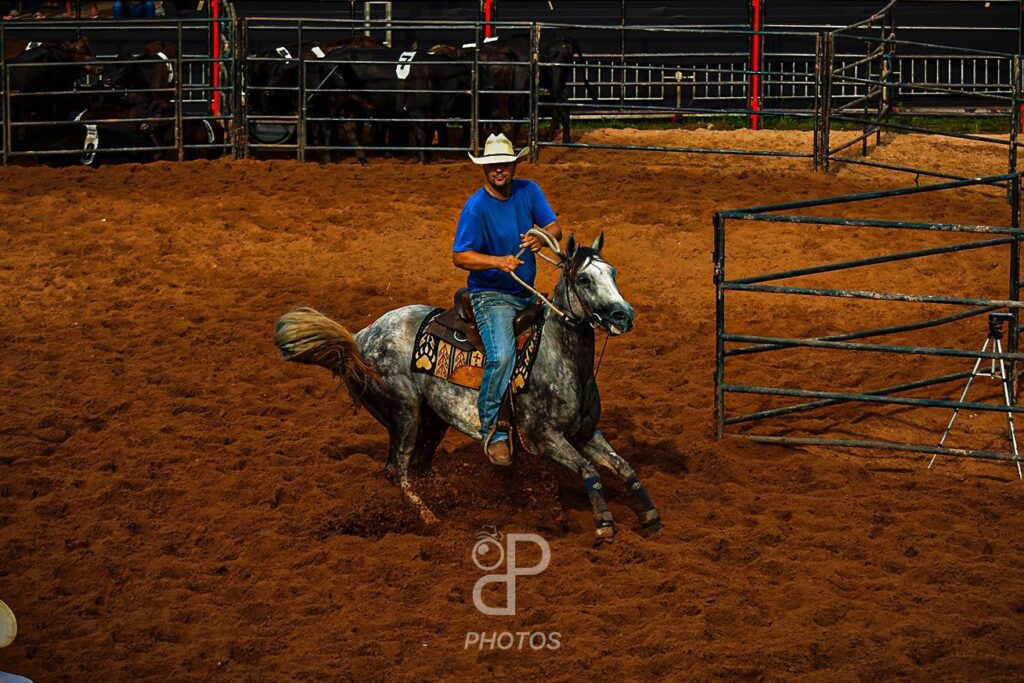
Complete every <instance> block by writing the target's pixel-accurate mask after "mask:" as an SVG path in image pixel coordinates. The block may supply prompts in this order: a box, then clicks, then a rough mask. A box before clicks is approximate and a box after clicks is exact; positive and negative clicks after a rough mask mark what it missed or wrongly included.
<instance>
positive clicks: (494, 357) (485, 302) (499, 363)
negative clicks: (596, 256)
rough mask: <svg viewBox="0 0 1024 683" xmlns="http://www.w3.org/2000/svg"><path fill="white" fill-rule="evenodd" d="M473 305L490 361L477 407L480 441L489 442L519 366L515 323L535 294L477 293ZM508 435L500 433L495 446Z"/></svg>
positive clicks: (485, 371)
mask: <svg viewBox="0 0 1024 683" xmlns="http://www.w3.org/2000/svg"><path fill="white" fill-rule="evenodd" d="M469 299H470V301H471V302H472V304H473V316H474V317H475V318H476V328H477V330H478V331H479V332H480V339H482V340H483V342H484V350H485V352H486V354H487V360H486V362H485V363H484V377H483V380H481V382H480V395H479V396H478V397H477V401H476V407H477V410H479V411H480V438H481V439H485V438H487V433H488V432H489V431H490V430H491V425H493V424H494V421H495V420H496V419H497V417H498V408H500V407H501V397H502V395H504V393H505V389H506V387H508V381H509V379H511V378H512V370H514V369H515V362H516V338H515V335H514V334H513V332H512V321H513V320H514V319H515V317H516V313H518V312H519V311H521V310H523V309H524V308H526V307H527V306H529V305H530V303H531V302H532V301H533V295H532V294H526V295H524V296H516V295H514V294H505V293H504V292H474V293H472V294H470V295H469ZM507 438H508V434H504V433H502V432H499V433H497V434H495V435H494V438H493V439H492V443H495V442H498V441H504V440H505V439H507Z"/></svg>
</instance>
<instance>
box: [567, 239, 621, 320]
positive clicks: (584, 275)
mask: <svg viewBox="0 0 1024 683" xmlns="http://www.w3.org/2000/svg"><path fill="white" fill-rule="evenodd" d="M603 248H604V233H603V232H602V233H601V234H600V235H598V237H597V239H596V240H594V243H593V244H592V245H591V246H589V247H584V246H581V245H580V244H579V243H577V242H576V236H575V235H571V236H570V237H569V241H568V242H567V243H566V245H565V261H564V262H563V271H562V278H561V281H560V282H559V288H560V289H562V294H563V296H564V297H565V302H564V303H565V306H566V308H567V309H568V311H567V312H568V313H569V315H570V316H572V318H575V319H577V320H579V321H580V322H582V323H589V324H590V325H592V326H593V327H595V328H597V327H603V328H604V329H605V330H606V331H607V332H608V334H610V335H612V336H617V335H620V334H624V333H626V332H629V331H630V330H631V329H633V319H634V317H635V315H636V313H635V312H634V310H633V307H632V306H630V305H629V303H628V302H627V301H626V300H625V299H624V298H623V297H622V294H621V293H619V287H618V285H617V284H616V283H615V275H616V270H615V268H614V267H613V266H612V264H610V263H608V262H607V261H605V260H604V257H603V256H602V255H601V250H602V249H603Z"/></svg>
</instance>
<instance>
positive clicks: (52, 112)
mask: <svg viewBox="0 0 1024 683" xmlns="http://www.w3.org/2000/svg"><path fill="white" fill-rule="evenodd" d="M95 59H96V55H95V53H93V51H92V47H91V46H90V45H89V39H88V38H86V37H85V36H82V37H81V38H79V39H78V40H74V41H59V42H55V43H42V44H40V45H36V46H33V47H32V48H31V49H26V50H24V51H23V52H21V53H20V54H18V55H16V56H14V57H12V58H11V59H9V60H8V61H7V65H8V67H9V73H10V89H11V94H12V99H11V113H12V120H14V121H30V120H33V119H34V120H38V121H60V120H64V119H66V118H68V114H70V113H72V112H73V111H75V109H76V108H77V107H78V102H79V101H80V98H77V97H75V96H72V95H39V96H28V97H25V96H21V97H19V96H17V95H16V94H24V93H44V92H58V91H71V90H73V89H74V88H75V83H76V81H78V79H79V78H81V77H82V76H83V75H85V74H96V73H99V71H100V69H99V68H98V67H97V66H95V65H92V64H86V63H85V62H90V61H94V60H95Z"/></svg>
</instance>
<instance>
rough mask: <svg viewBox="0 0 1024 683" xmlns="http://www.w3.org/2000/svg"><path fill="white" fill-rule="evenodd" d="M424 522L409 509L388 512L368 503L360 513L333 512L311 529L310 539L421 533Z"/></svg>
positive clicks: (321, 539) (381, 507) (328, 513)
mask: <svg viewBox="0 0 1024 683" xmlns="http://www.w3.org/2000/svg"><path fill="white" fill-rule="evenodd" d="M425 528H426V527H424V525H423V523H422V522H421V521H420V520H419V518H418V517H417V516H416V513H415V512H414V511H412V510H405V509H391V508H386V507H383V506H380V507H376V508H375V507H373V506H372V505H370V504H368V505H366V506H364V507H363V509H361V510H357V511H351V510H349V511H344V510H332V511H330V512H327V513H325V514H324V515H323V517H322V518H321V519H320V521H318V522H317V524H316V525H315V526H314V527H313V532H312V533H313V537H314V538H315V539H316V540H318V541H325V540H327V539H328V538H330V537H331V536H337V535H341V536H359V537H361V538H383V537H384V536H386V535H387V534H389V533H396V534H410V533H415V534H423V533H425Z"/></svg>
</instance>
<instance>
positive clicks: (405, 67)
mask: <svg viewBox="0 0 1024 683" xmlns="http://www.w3.org/2000/svg"><path fill="white" fill-rule="evenodd" d="M415 57H416V53H415V52H403V53H402V54H400V55H399V56H398V64H397V65H396V66H395V76H397V77H398V79H399V80H402V81H404V80H405V79H407V78H408V77H409V70H410V69H411V68H412V60H413V59H414V58H415Z"/></svg>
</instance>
